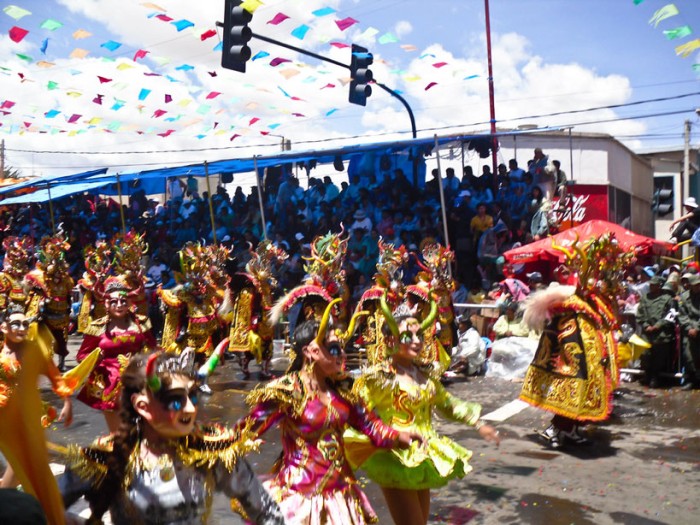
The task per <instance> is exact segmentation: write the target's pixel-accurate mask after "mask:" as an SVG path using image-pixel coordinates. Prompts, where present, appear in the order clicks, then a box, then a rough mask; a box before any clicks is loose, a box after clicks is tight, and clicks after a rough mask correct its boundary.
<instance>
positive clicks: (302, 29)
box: [292, 24, 311, 40]
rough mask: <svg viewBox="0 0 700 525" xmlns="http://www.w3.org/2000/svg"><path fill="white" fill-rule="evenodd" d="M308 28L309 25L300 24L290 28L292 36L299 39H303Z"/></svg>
mask: <svg viewBox="0 0 700 525" xmlns="http://www.w3.org/2000/svg"><path fill="white" fill-rule="evenodd" d="M309 29H311V28H310V27H309V26H307V25H305V24H302V25H300V26H299V27H297V28H295V29H293V30H292V36H293V37H294V38H298V39H299V40H304V37H305V36H306V33H308V32H309Z"/></svg>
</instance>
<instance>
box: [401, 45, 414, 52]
mask: <svg viewBox="0 0 700 525" xmlns="http://www.w3.org/2000/svg"><path fill="white" fill-rule="evenodd" d="M401 49H403V50H404V51H417V50H418V48H417V47H416V46H414V45H413V44H403V45H402V46H401Z"/></svg>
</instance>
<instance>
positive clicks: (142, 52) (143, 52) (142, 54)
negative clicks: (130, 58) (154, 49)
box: [134, 49, 150, 62]
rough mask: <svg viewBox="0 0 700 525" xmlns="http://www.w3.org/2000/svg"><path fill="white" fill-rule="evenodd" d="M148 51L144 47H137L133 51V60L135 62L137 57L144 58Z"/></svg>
mask: <svg viewBox="0 0 700 525" xmlns="http://www.w3.org/2000/svg"><path fill="white" fill-rule="evenodd" d="M148 53H150V51H146V50H145V49H139V50H138V51H136V53H134V62H136V60H137V59H139V58H144V57H145V56H146V55H147V54H148Z"/></svg>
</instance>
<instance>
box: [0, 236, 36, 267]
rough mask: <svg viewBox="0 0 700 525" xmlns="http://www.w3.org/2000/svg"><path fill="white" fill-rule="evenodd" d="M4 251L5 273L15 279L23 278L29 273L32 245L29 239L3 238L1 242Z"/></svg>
mask: <svg viewBox="0 0 700 525" xmlns="http://www.w3.org/2000/svg"><path fill="white" fill-rule="evenodd" d="M2 247H3V250H4V251H5V261H4V263H3V268H4V270H5V271H6V272H8V273H10V274H12V275H15V276H17V277H22V276H24V275H25V274H26V273H27V272H28V271H29V263H30V261H31V258H32V250H33V249H34V243H33V242H32V240H31V239H30V238H29V237H16V236H14V235H12V236H10V237H5V240H3V241H2Z"/></svg>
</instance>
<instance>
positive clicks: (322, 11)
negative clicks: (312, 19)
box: [311, 7, 336, 16]
mask: <svg viewBox="0 0 700 525" xmlns="http://www.w3.org/2000/svg"><path fill="white" fill-rule="evenodd" d="M335 12H336V11H335V9H333V8H332V7H322V8H321V9H316V11H311V14H312V15H314V16H328V15H332V14H333V13H335Z"/></svg>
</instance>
